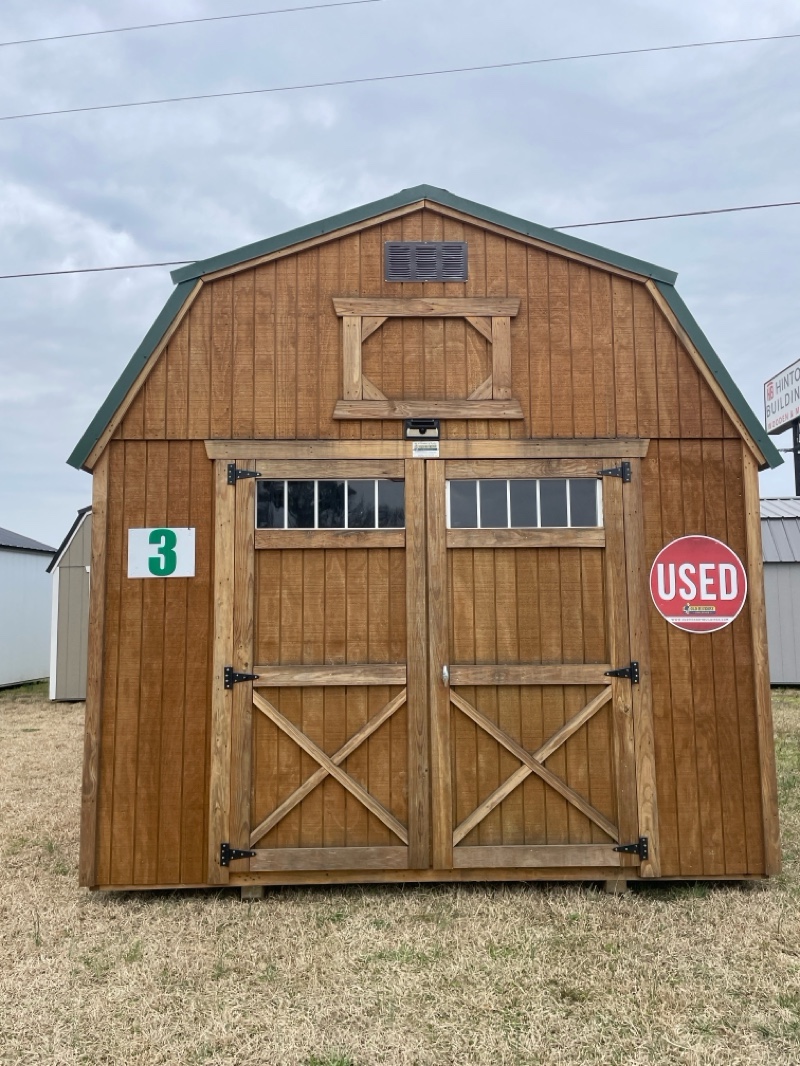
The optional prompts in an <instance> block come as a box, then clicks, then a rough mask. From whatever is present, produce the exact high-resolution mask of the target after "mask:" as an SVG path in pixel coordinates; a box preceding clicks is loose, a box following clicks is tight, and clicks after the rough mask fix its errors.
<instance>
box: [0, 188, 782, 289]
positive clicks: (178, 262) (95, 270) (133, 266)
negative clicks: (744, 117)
mask: <svg viewBox="0 0 800 1066" xmlns="http://www.w3.org/2000/svg"><path fill="white" fill-rule="evenodd" d="M767 207H800V200H786V201H784V202H783V203H777V204H749V205H747V206H746V207H716V208H712V209H711V210H708V211H679V212H676V213H675V214H671V215H643V216H641V217H640V218H615V219H611V220H610V221H607V222H575V223H573V224H572V225H571V226H550V227H548V228H549V229H553V230H562V229H579V228H581V227H583V226H617V225H620V224H621V223H623V222H654V221H656V220H657V219H662V218H694V217H696V216H697V215H727V214H731V213H732V212H734V211H762V210H764V208H767ZM196 262H197V260H196V259H173V260H171V261H170V262H168V263H128V264H126V265H124V266H101V267H74V268H72V269H70V270H37V271H34V272H32V273H29V274H0V281H5V280H7V279H9V278H44V277H50V276H52V275H56V274H100V273H102V272H103V271H106V270H146V269H147V268H148V267H164V266H186V265H188V264H189V263H196Z"/></svg>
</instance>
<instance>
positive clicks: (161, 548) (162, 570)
mask: <svg viewBox="0 0 800 1066" xmlns="http://www.w3.org/2000/svg"><path fill="white" fill-rule="evenodd" d="M149 540H150V543H151V544H157V545H158V548H157V549H156V551H157V552H158V554H157V555H151V556H150V558H149V559H148V560H147V563H148V566H149V567H150V573H151V574H152V575H153V576H154V577H169V575H170V574H174V573H175V567H176V566H177V565H178V556H177V553H176V551H175V545H176V544H177V543H178V538H177V536H176V535H175V530H174V529H154V530H152V532H151V533H150V538H149Z"/></svg>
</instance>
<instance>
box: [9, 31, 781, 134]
mask: <svg viewBox="0 0 800 1066" xmlns="http://www.w3.org/2000/svg"><path fill="white" fill-rule="evenodd" d="M798 37H800V33H778V34H772V35H771V36H768V37H731V38H727V39H725V40H719V41H693V42H689V43H687V44H662V45H655V46H651V47H648V48H620V49H616V50H614V51H611V52H582V53H580V54H576V55H568V56H547V57H544V58H540V59H519V60H516V61H515V62H509V63H481V64H476V65H474V66H469V67H446V68H441V69H438V70H418V71H412V72H410V73H406V74H374V75H371V76H369V77H363V78H340V79H336V80H331V81H314V82H303V83H301V84H298V85H277V86H271V87H269V88H266V89H236V90H231V91H228V92H222V93H195V94H193V95H191V96H165V97H160V98H158V99H156V100H129V101H125V102H122V103H118V104H93V105H89V106H86V107H63V108H58V109H53V110H51V111H27V112H23V113H21V114H18V115H0V122H12V121H15V120H17V119H25V118H45V117H47V116H53V115H77V114H81V113H84V112H87V111H115V110H119V109H120V108H130V107H153V106H155V105H157V104H182V103H187V102H188V101H190V100H222V99H225V98H228V97H233V96H259V95H263V94H265V93H288V92H298V91H299V90H302V89H331V88H334V87H335V86H340V85H366V84H368V83H374V82H387V81H405V80H408V79H411V78H434V77H441V76H443V75H447V74H470V73H474V72H477V71H483V70H508V69H511V68H512V67H532V66H538V65H540V64H546V63H569V62H574V61H576V60H580V59H607V58H610V57H614V56H634V55H644V54H646V53H652V52H679V51H683V50H686V49H690V48H716V47H719V46H722V45H731V44H754V43H758V42H763V41H788V40H793V39H796V38H798Z"/></svg>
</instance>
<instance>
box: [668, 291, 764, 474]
mask: <svg viewBox="0 0 800 1066" xmlns="http://www.w3.org/2000/svg"><path fill="white" fill-rule="evenodd" d="M655 284H656V286H657V288H658V291H659V292H660V293H661V295H662V296H663V297H664V299H665V300H666V301H667V303H668V304H669V306H670V308H671V309H672V312H673V314H674V315H675V317H676V318H677V319H678V321H679V322H680V324H681V325H682V326H683V328H684V329H685V330H686V332H687V334H688V335H689V337H690V339H691V341H692V343H693V344H694V346H695V348H697V350H698V352H699V353H700V355H701V356H702V358H703V361H704V362H705V364H706V366H707V367H708V369H709V370H710V371H711V373H712V374H713V375H714V377H715V378H716V380H717V381H718V382H719V385H720V388H721V389H722V391H723V392H724V393H725V395H726V396H727V397H728V399H729V400H730V402H731V404H732V405H733V408H734V410H735V411H736V413H737V414H738V416H739V417H740V418H741V420H742V422H743V423H744V425H745V428H746V429H747V430H748V432H749V433H750V435H751V436H752V438H753V440H754V441H755V442H756V444H757V445H758V447H759V448H760V449H761V451H762V453H763V455H764V459H765V460H766V464H767V466H768V467H769V468H770V469H771V470H774V469H775V467H777V466H781V465H782V464H783V456H782V455H781V453H780V452H779V451H778V449H777V448H776V447H775V445H774V444H773V443H772V440H771V439H770V437H769V436H768V434H767V431H766V429H765V428H764V426H763V425H762V424H761V422H760V421H759V419H758V417H757V416H756V414H755V412H754V411H753V408H752V407H751V406H750V404H749V403H748V402H747V400H746V399H745V398H744V395H743V394H742V391H741V389H740V388H739V386H738V385H737V384H736V382H735V381H734V380H733V378H732V377H731V375H730V373H729V372H728V369H727V368H726V366H725V364H724V363H723V362H722V360H721V359H720V357H719V356H718V355H717V353H716V351H715V350H714V348H713V347H712V345H711V342H710V341H709V339H708V337H707V336H706V335H705V333H704V332H703V331H702V329H701V328H700V326H699V325H698V324H697V320H696V319H695V317H694V315H693V314H692V312H691V311H690V310H689V308H688V307H687V306H686V304H685V303H684V302H683V299H682V297H681V295H680V293H679V292H678V290H677V289H676V288H675V286H674V285H668V284H666V283H664V282H662V281H656V283H655Z"/></svg>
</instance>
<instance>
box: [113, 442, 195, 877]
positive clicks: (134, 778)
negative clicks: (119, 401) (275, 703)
mask: <svg viewBox="0 0 800 1066" xmlns="http://www.w3.org/2000/svg"><path fill="white" fill-rule="evenodd" d="M109 461H110V468H109V494H108V497H109V498H108V586H107V593H106V616H105V644H104V655H103V674H104V690H103V691H104V699H103V710H102V722H101V754H100V794H99V821H98V868H97V882H98V883H99V884H107V885H122V884H140V885H154V884H197V883H198V882H202V881H204V880H205V868H206V864H205V853H206V825H207V816H206V808H207V791H208V780H207V779H208V766H207V761H208V756H207V750H206V749H207V736H208V720H209V714H210V707H209V684H210V679H209V655H210V650H211V635H210V618H211V552H212V544H211V534H212V529H213V525H212V522H213V512H212V503H211V501H212V484H211V477H212V466H211V463H209V461H208V459H207V458H206V454H205V449H204V448H203V446H202V444H199V443H189V442H184V441H180V442H174V441H173V442H166V441H158V442H155V441H153V442H148V443H143V442H141V443H140V442H118V441H112V442H111V444H110V445H109ZM162 524H168V525H191V526H194V527H195V529H196V530H197V533H196V537H197V545H196V550H197V556H196V577H194V578H193V579H191V580H187V579H181V578H175V579H170V580H168V581H164V582H158V581H136V580H129V579H128V578H127V577H126V576H125V575H126V573H127V530H128V529H129V528H130V527H137V526H147V525H162Z"/></svg>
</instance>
